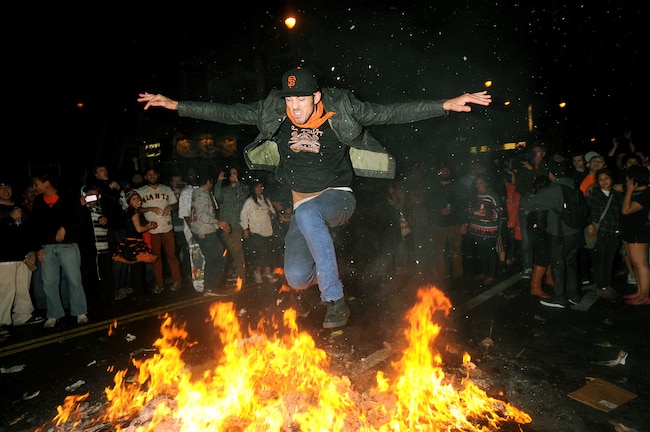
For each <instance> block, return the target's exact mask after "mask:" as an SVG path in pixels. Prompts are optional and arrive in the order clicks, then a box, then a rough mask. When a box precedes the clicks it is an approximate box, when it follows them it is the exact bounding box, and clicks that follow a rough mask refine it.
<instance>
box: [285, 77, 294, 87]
mask: <svg viewBox="0 0 650 432" xmlns="http://www.w3.org/2000/svg"><path fill="white" fill-rule="evenodd" d="M295 86H296V76H295V75H290V76H289V77H288V78H287V87H289V88H292V87H295Z"/></svg>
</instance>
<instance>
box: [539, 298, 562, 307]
mask: <svg viewBox="0 0 650 432" xmlns="http://www.w3.org/2000/svg"><path fill="white" fill-rule="evenodd" d="M539 304H541V305H542V306H548V307H552V308H559V309H566V305H565V304H562V303H560V302H558V301H557V300H553V299H541V300H540V301H539Z"/></svg>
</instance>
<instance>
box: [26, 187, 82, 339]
mask: <svg viewBox="0 0 650 432" xmlns="http://www.w3.org/2000/svg"><path fill="white" fill-rule="evenodd" d="M34 187H36V188H37V189H38V191H39V192H40V194H39V195H37V196H36V198H35V199H34V208H33V212H32V222H33V229H34V230H35V233H36V240H37V242H38V244H39V245H40V249H39V251H38V260H39V262H40V264H41V266H42V268H41V271H42V277H43V290H44V291H45V297H46V300H47V320H46V321H45V328H54V326H56V324H57V322H58V320H59V319H61V318H63V317H64V316H65V310H64V308H63V303H62V302H61V295H62V293H61V292H60V290H59V288H60V282H61V279H62V275H61V272H63V277H64V278H65V280H66V281H67V282H66V283H67V286H68V293H66V294H69V297H70V313H71V314H72V315H73V316H76V320H77V324H80V325H83V324H86V323H88V316H87V315H86V313H87V303H86V294H85V292H84V287H83V282H82V279H81V254H80V252H79V245H78V241H79V222H80V220H81V215H80V212H81V206H80V205H79V201H78V198H77V197H76V196H72V195H71V194H70V193H66V192H64V191H62V190H59V187H58V184H57V181H56V179H55V178H54V177H52V176H50V175H49V174H41V175H39V176H36V177H35V178H34Z"/></svg>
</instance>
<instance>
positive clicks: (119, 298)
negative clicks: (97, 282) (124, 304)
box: [115, 289, 128, 301]
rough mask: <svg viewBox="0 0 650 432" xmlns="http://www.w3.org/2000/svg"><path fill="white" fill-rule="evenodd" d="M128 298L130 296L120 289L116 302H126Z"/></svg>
mask: <svg viewBox="0 0 650 432" xmlns="http://www.w3.org/2000/svg"><path fill="white" fill-rule="evenodd" d="M127 297H128V294H127V293H126V291H124V290H123V289H119V290H117V292H116V293H115V300H116V301H118V300H124V299H125V298H127Z"/></svg>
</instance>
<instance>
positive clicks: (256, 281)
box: [253, 271, 264, 284]
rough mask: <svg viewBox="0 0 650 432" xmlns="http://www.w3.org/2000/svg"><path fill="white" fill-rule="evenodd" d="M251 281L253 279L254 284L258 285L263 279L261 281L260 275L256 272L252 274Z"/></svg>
mask: <svg viewBox="0 0 650 432" xmlns="http://www.w3.org/2000/svg"><path fill="white" fill-rule="evenodd" d="M253 279H255V283H258V284H259V283H262V282H264V279H262V273H260V272H258V271H256V272H255V273H253Z"/></svg>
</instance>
